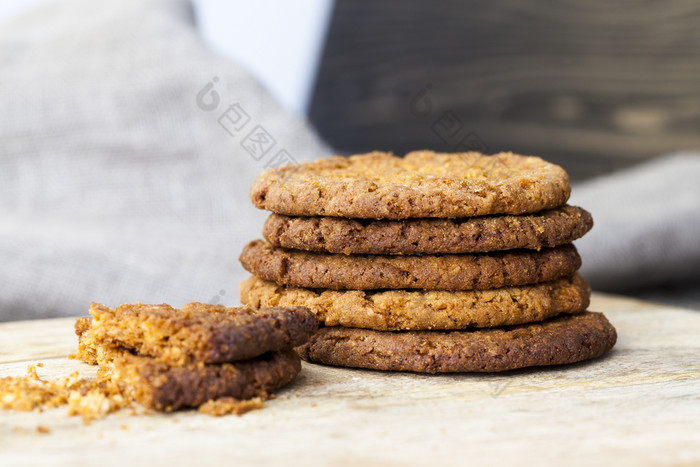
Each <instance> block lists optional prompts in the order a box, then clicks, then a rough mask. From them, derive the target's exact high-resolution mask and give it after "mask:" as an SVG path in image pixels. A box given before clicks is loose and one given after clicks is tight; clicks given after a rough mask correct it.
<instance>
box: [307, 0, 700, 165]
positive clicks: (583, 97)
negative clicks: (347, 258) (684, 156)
mask: <svg viewBox="0 0 700 467" xmlns="http://www.w3.org/2000/svg"><path fill="white" fill-rule="evenodd" d="M310 117H311V119H312V121H313V122H314V124H315V125H316V126H317V128H318V129H319V131H320V133H321V135H322V136H323V137H324V138H325V139H326V141H328V142H329V143H330V144H331V145H332V146H334V147H335V148H336V149H337V150H338V151H339V152H341V153H352V152H361V151H367V150H371V149H375V148H376V149H385V150H393V151H395V152H397V153H404V152H406V151H409V150H412V149H420V148H434V149H438V150H459V149H465V148H477V149H483V150H485V151H487V152H495V151H499V150H513V151H516V152H522V153H527V154H536V155H540V156H542V157H545V158H547V159H549V160H552V161H554V162H557V163H560V164H562V165H563V166H564V167H565V168H566V169H567V170H569V171H570V172H571V173H572V176H573V178H578V179H581V178H586V177H589V176H593V175H596V174H599V173H604V172H608V171H610V170H614V169H617V168H620V167H624V166H628V165H631V164H633V163H634V162H636V161H640V160H643V159H645V158H649V157H652V156H655V155H658V154H660V153H663V152H666V151H673V150H679V149H687V148H695V149H700V1H697V0H669V1H638V0H612V1H611V0H559V1H556V0H554V1H545V0H526V1H523V0H503V1H494V2H487V1H459V0H438V1H429V0H379V1H372V0H336V6H335V11H334V13H333V18H332V22H331V26H330V29H329V35H328V39H327V42H326V46H325V50H324V53H323V58H322V62H321V66H320V71H319V74H318V77H317V81H316V86H315V92H314V97H313V100H312V103H311V108H310Z"/></svg>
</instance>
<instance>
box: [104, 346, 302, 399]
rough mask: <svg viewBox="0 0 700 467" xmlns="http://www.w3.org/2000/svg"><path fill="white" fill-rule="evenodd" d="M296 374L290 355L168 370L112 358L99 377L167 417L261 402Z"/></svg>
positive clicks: (141, 360) (143, 360) (148, 360)
mask: <svg viewBox="0 0 700 467" xmlns="http://www.w3.org/2000/svg"><path fill="white" fill-rule="evenodd" d="M300 370H301V362H300V361H299V356H298V355H296V354H295V353H294V351H293V350H288V351H284V352H269V353H266V354H265V355H262V356H259V357H257V358H254V359H250V360H243V361H238V362H234V363H221V364H210V365H204V364H202V363H192V364H188V365H184V366H170V365H168V364H166V363H163V362H162V361H158V360H157V359H155V358H152V357H144V356H136V355H132V354H130V353H129V352H126V351H122V352H119V353H117V352H115V353H114V354H113V355H112V358H111V361H110V362H109V363H106V364H105V366H104V368H102V367H101V368H100V371H101V372H102V373H103V374H105V375H108V377H109V378H110V380H111V381H113V382H115V383H117V384H119V386H120V387H121V388H122V390H123V391H124V393H125V395H126V396H127V397H129V398H131V399H135V400H137V401H139V402H140V403H141V404H143V405H144V406H146V407H148V408H151V409H155V410H164V411H170V410H175V409H178V408H181V407H196V406H199V405H201V404H204V403H205V402H207V401H210V400H216V399H219V398H222V397H232V398H235V399H249V398H251V397H256V396H266V395H267V394H268V393H271V392H272V391H273V390H275V389H277V388H279V387H281V386H284V385H285V384H287V383H289V382H290V381H292V380H293V379H294V377H295V376H296V375H297V374H298V373H299V371H300Z"/></svg>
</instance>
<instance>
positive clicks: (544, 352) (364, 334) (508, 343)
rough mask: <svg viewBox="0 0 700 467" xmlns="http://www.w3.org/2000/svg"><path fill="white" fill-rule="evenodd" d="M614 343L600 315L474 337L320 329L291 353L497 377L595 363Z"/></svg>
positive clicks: (387, 366)
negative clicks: (525, 370)
mask: <svg viewBox="0 0 700 467" xmlns="http://www.w3.org/2000/svg"><path fill="white" fill-rule="evenodd" d="M616 339H617V334H616V331H615V328H614V327H613V326H612V325H611V324H610V322H608V320H607V319H606V318H605V316H603V315H602V314H601V313H592V312H586V313H582V314H579V315H573V316H562V317H557V318H553V319H550V320H547V321H544V322H542V323H534V324H523V325H520V326H514V327H510V328H496V329H479V330H475V331H454V332H440V331H413V332H382V331H371V330H366V329H353V328H343V327H326V328H321V329H320V330H319V331H318V332H317V333H316V334H315V335H314V336H313V337H312V338H311V340H310V341H309V342H308V343H306V344H305V345H303V346H301V347H300V348H298V349H297V351H298V352H299V354H300V355H301V357H302V358H303V359H305V360H308V361H310V362H318V363H324V364H328V365H336V366H347V367H355V368H368V369H375V370H392V371H413V372H420V373H451V372H498V371H506V370H514V369H517V368H524V367H531V366H543V365H560V364H566V363H575V362H580V361H583V360H587V359H591V358H595V357H599V356H601V355H603V354H604V353H605V352H607V351H608V350H610V349H611V348H612V347H613V345H615V341H616Z"/></svg>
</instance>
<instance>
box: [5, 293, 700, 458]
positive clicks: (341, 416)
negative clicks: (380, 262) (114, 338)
mask: <svg viewBox="0 0 700 467" xmlns="http://www.w3.org/2000/svg"><path fill="white" fill-rule="evenodd" d="M590 309H591V310H595V311H603V312H605V313H606V315H607V316H608V318H609V319H610V321H611V322H612V323H613V324H614V325H615V326H616V327H617V330H618V334H619V338H618V343H617V345H616V346H615V348H614V349H613V351H612V352H611V353H610V354H609V355H607V356H606V357H603V358H602V359H599V360H596V361H593V362H589V363H582V364H577V365H572V366H569V367H559V368H549V369H537V370H521V371H515V372H510V373H507V374H497V375H471V374H463V375H418V374H401V373H382V372H375V371H365V370H351V369H342V368H331V367H324V366H320V365H312V364H305V365H304V367H303V370H302V373H301V374H300V377H299V378H298V379H297V380H296V381H295V382H294V383H293V384H291V385H290V386H288V387H287V388H286V389H284V390H281V391H279V393H278V397H277V398H276V399H274V400H272V401H269V403H268V406H267V408H265V409H263V410H258V411H254V412H250V413H248V414H246V415H243V416H241V417H237V416H227V417H220V418H213V417H209V416H207V415H201V414H198V413H197V412H193V411H187V412H177V413H171V414H152V415H141V416H130V415H128V414H127V413H117V414H112V415H110V416H108V417H107V418H105V419H103V420H97V421H95V422H93V423H92V424H91V425H88V426H86V425H83V423H82V421H81V419H79V418H77V417H67V416H66V409H65V407H64V408H59V409H54V410H50V411H47V412H44V413H26V412H13V411H0V466H3V467H4V466H10V465H28V466H36V465H41V464H47V465H71V466H76V465H91V466H94V465H99V466H100V467H102V466H108V465H120V466H123V465H137V464H144V463H148V464H150V465H163V464H173V465H177V464H194V463H197V465H225V464H231V465H256V466H257V465H264V464H274V465H285V466H287V465H290V466H294V465H310V464H311V465H341V466H345V465H348V466H351V465H353V466H354V465H363V466H375V465H377V466H378V465H466V464H469V465H495V464H511V465H528V466H534V465H551V464H554V463H565V464H566V465H593V464H595V465H615V466H616V467H620V466H626V465H630V466H639V465H700V312H695V311H690V310H683V309H678V308H669V307H665V306H660V305H654V304H651V303H646V302H640V301H636V300H630V299H625V298H620V297H614V296H610V295H601V294H594V297H593V302H592V304H591V307H590ZM73 321H74V320H73V319H53V320H40V321H25V322H14V323H5V324H0V376H8V375H21V374H24V373H25V372H26V367H27V364H29V363H35V362H43V363H44V367H43V368H40V369H39V374H40V376H42V377H46V378H53V377H57V376H64V375H67V374H68V373H70V372H72V371H74V370H76V369H77V370H80V371H81V372H82V373H84V374H85V375H91V374H94V369H93V368H92V367H90V366H88V365H84V364H82V363H79V362H76V361H72V360H68V359H67V358H66V355H68V354H69V353H71V352H73V351H74V350H75V347H76V338H75V336H74V335H73V331H72V325H73ZM38 425H43V426H45V427H48V428H49V430H50V432H49V433H45V434H42V433H39V432H38V431H37V427H38Z"/></svg>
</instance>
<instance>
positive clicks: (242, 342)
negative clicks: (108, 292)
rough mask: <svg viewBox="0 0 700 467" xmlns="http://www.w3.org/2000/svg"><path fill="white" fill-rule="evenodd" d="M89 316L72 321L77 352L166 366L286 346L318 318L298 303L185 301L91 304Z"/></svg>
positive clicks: (91, 359)
mask: <svg viewBox="0 0 700 467" xmlns="http://www.w3.org/2000/svg"><path fill="white" fill-rule="evenodd" d="M90 314H91V315H92V320H88V319H86V318H81V319H78V321H76V326H75V327H76V334H78V336H79V337H80V339H79V349H78V354H77V355H76V357H77V358H78V359H80V360H83V361H86V362H88V363H98V361H99V360H100V358H101V356H100V353H101V352H102V353H104V351H105V350H108V351H109V350H111V349H112V348H115V347H117V348H126V349H130V350H132V351H134V352H136V353H139V354H142V355H148V356H152V357H157V358H158V360H159V361H161V362H167V363H169V364H171V365H184V364H188V363H192V362H203V363H220V362H231V361H236V360H243V359H248V358H252V357H256V356H258V355H261V354H263V353H265V352H270V351H285V350H291V349H292V348H294V347H295V346H297V345H300V344H301V343H303V342H306V340H307V339H308V338H309V336H310V335H311V334H312V333H313V332H314V331H315V330H316V329H317V327H318V320H317V319H316V317H315V316H314V315H313V313H311V312H310V311H309V310H308V309H306V308H303V307H292V308H279V307H276V308H266V309H262V310H251V309H248V308H246V307H225V306H223V305H206V304H203V303H196V302H194V303H190V304H188V305H185V306H184V307H182V308H181V309H176V308H173V307H171V306H169V305H166V304H162V305H144V304H142V303H137V304H135V305H121V306H119V307H117V308H116V309H114V310H113V309H111V308H108V307H106V306H104V305H100V304H98V303H93V304H92V305H91V306H90Z"/></svg>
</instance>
